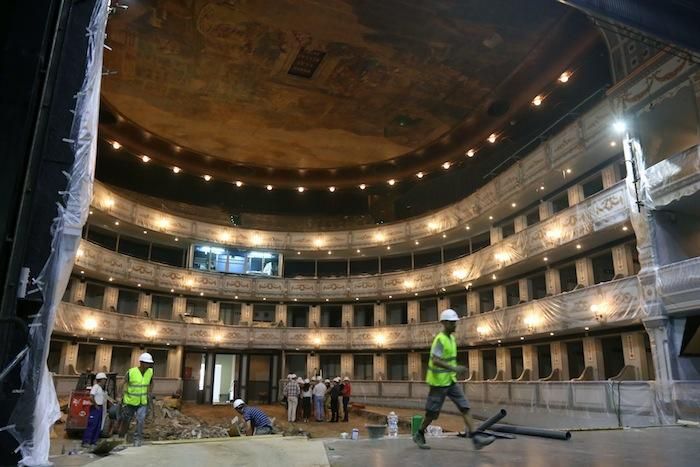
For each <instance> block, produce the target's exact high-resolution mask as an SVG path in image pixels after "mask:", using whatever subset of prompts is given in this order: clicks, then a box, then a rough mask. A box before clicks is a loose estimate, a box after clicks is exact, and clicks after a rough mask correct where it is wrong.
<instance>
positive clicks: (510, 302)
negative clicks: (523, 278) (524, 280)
mask: <svg viewBox="0 0 700 467" xmlns="http://www.w3.org/2000/svg"><path fill="white" fill-rule="evenodd" d="M518 303H520V286H519V285H518V283H517V282H512V283H510V284H508V285H506V306H514V305H517V304H518Z"/></svg>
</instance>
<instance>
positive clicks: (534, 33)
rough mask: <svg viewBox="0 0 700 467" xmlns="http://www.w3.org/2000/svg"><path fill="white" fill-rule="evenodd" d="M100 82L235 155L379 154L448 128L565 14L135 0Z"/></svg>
mask: <svg viewBox="0 0 700 467" xmlns="http://www.w3.org/2000/svg"><path fill="white" fill-rule="evenodd" d="M129 5H130V8H129V10H127V11H126V12H122V13H120V14H119V15H116V16H114V17H113V18H112V19H111V20H110V22H109V25H108V44H109V45H110V46H111V47H112V48H113V51H111V52H107V53H106V54H105V66H106V68H108V69H109V70H112V71H115V72H116V74H113V75H110V76H108V77H106V78H105V79H104V80H103V94H104V96H105V98H106V99H107V101H108V102H109V103H110V104H111V105H113V106H115V107H116V108H117V110H118V111H119V112H121V113H122V114H123V115H125V116H126V117H127V118H129V119H131V120H133V121H134V122H135V123H137V124H138V125H141V126H142V127H143V128H145V129H147V130H148V131H151V132H153V133H155V134H158V135H159V136H162V137H164V138H166V139H169V140H171V141H173V142H174V143H176V144H179V145H182V146H184V147H188V148H191V149H193V150H196V151H200V152H203V153H207V154H210V155H212V156H214V157H218V158H221V159H225V160H228V161H233V162H237V161H238V162H242V163H245V164H252V165H260V166H271V167H287V168H332V167H344V166H350V165H358V164H364V163H370V162H378V161H382V160H386V159H390V158H394V157H397V156H400V155H401V154H403V153H405V152H408V151H411V150H414V149H416V148H419V147H421V146H423V145H425V144H427V143H429V142H431V141H433V140H434V139H436V138H438V137H439V136H440V135H442V134H444V133H445V132H447V131H448V130H449V129H450V128H452V127H453V126H454V125H456V124H457V123H458V122H460V121H462V120H464V119H465V118H468V117H469V116H470V113H471V112H472V111H473V110H474V109H475V108H476V107H477V106H479V105H480V104H481V103H483V102H484V101H485V100H487V99H488V98H489V95H490V94H491V92H492V91H493V90H494V89H495V88H496V87H497V86H498V84H499V83H501V82H503V81H504V79H505V78H506V77H507V76H508V75H509V74H510V73H511V72H513V70H515V69H516V67H517V66H518V64H519V63H521V62H522V60H523V59H524V58H525V57H526V56H527V54H528V52H529V51H530V50H531V49H532V48H533V47H534V46H536V45H537V43H538V41H540V40H542V39H543V37H544V36H545V35H546V33H547V31H548V30H549V29H550V28H551V27H552V26H553V25H554V23H555V22H556V21H557V20H558V19H559V18H560V17H561V16H562V15H563V14H564V12H565V7H563V6H561V5H558V4H557V3H556V2H553V1H551V0H528V1H527V2H523V1H521V0H489V1H486V0H432V1H409V0H344V1H343V0H317V1H316V0H296V1H293V0H289V1H285V0H259V1H252V0H250V1H246V0H138V1H131V2H129Z"/></svg>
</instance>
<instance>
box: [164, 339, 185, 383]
mask: <svg viewBox="0 0 700 467" xmlns="http://www.w3.org/2000/svg"><path fill="white" fill-rule="evenodd" d="M184 352H185V348H184V347H183V346H181V345H178V346H176V347H175V348H172V349H170V350H168V372H167V376H168V378H181V377H182V375H181V374H180V372H181V371H182V357H183V354H184Z"/></svg>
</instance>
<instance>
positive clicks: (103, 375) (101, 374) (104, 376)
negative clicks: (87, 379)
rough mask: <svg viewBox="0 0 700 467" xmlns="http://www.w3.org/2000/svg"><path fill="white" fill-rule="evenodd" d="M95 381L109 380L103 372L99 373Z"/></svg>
mask: <svg viewBox="0 0 700 467" xmlns="http://www.w3.org/2000/svg"><path fill="white" fill-rule="evenodd" d="M95 379H96V380H98V379H107V375H106V374H104V373H102V372H100V373H97V375H96V376H95Z"/></svg>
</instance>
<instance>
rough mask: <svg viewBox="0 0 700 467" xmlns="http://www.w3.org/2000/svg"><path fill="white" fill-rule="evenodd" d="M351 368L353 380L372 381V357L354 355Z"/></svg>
mask: <svg viewBox="0 0 700 467" xmlns="http://www.w3.org/2000/svg"><path fill="white" fill-rule="evenodd" d="M353 367H354V368H353V374H354V378H353V379H355V380H360V381H362V380H373V379H374V356H373V355H355V358H354V359H353Z"/></svg>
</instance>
